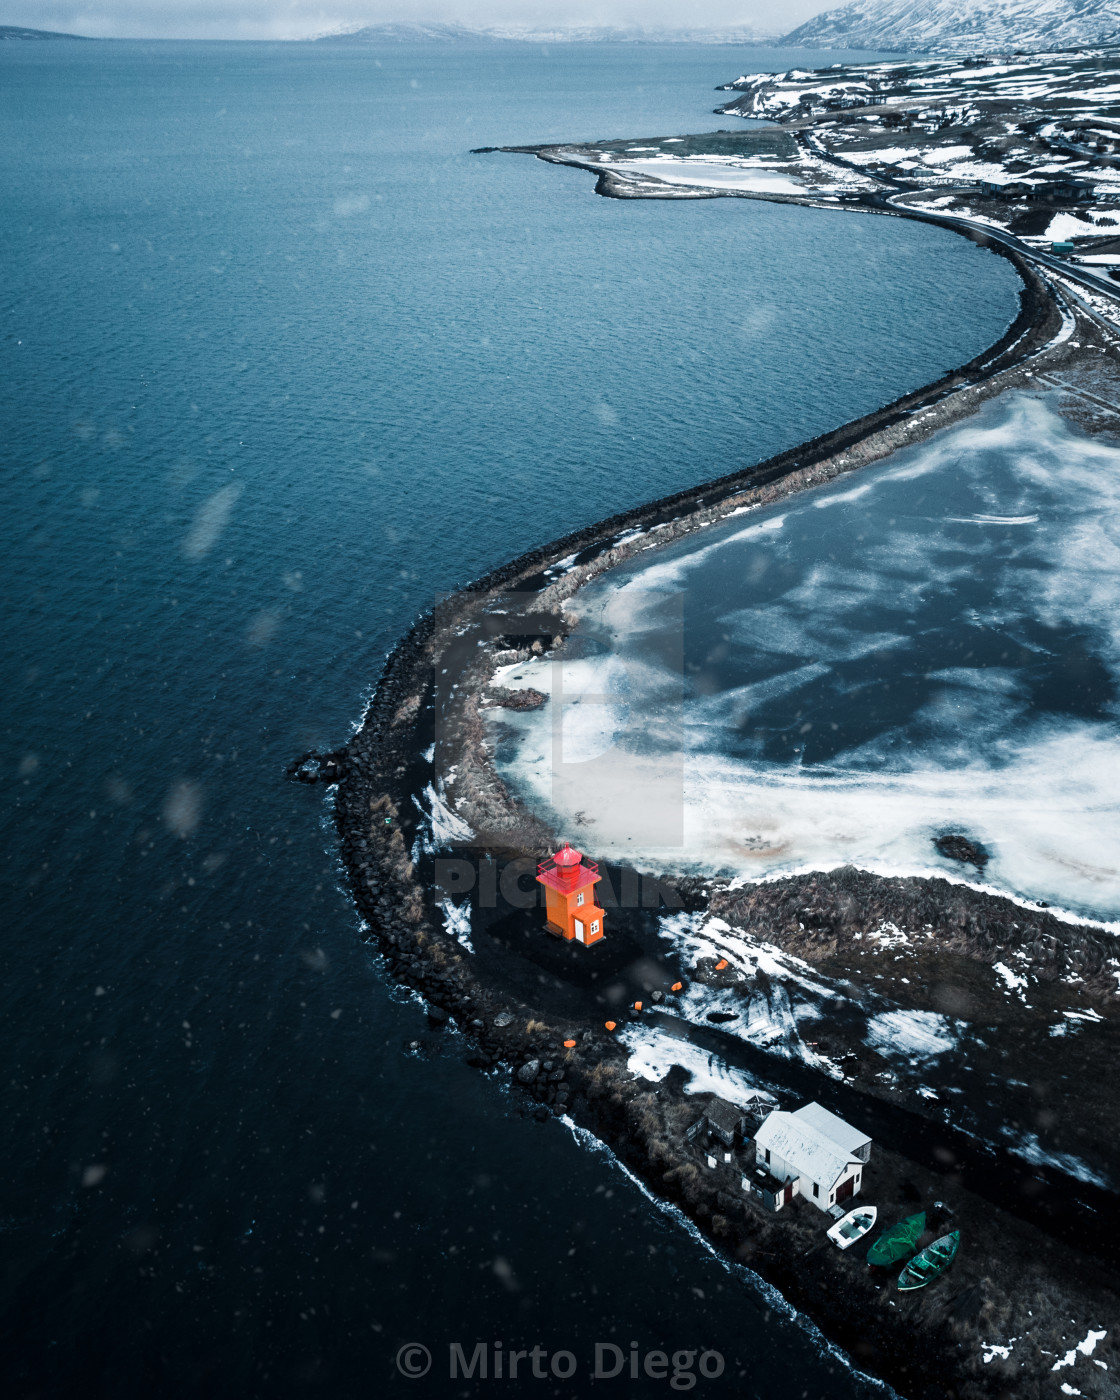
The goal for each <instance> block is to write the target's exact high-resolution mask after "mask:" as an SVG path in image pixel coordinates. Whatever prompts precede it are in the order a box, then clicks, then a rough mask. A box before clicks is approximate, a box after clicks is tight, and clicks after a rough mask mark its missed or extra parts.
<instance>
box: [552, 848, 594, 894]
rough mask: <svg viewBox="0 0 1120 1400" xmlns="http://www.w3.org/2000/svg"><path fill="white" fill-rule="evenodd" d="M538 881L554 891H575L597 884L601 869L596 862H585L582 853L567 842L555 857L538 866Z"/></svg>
mask: <svg viewBox="0 0 1120 1400" xmlns="http://www.w3.org/2000/svg"><path fill="white" fill-rule="evenodd" d="M537 879H538V880H539V881H540V882H541V884H542V885H551V886H552V888H553V889H554V890H574V889H579V888H581V887H582V886H583V885H593V884H595V882H596V881H597V880H598V879H599V867H598V865H597V864H596V863H595V861H593V860H585V859H584V858H583V854H582V852H580V851H577V850H576V849H575V847H574V846H572V845H571V844H570V843H569V842H567V841H565V842H564V844H563V845H562V846H561V847H560V849H559V850H558V851H557V852H556V854H555V855H554V856H549V857H548V859H547V860H542V861H541V862H540V864H539V865H538V866H537Z"/></svg>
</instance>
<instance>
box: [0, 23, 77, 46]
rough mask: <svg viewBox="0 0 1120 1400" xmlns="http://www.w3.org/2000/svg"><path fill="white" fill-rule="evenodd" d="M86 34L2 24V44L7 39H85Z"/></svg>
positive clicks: (0, 32)
mask: <svg viewBox="0 0 1120 1400" xmlns="http://www.w3.org/2000/svg"><path fill="white" fill-rule="evenodd" d="M85 37H86V36H85V35H84V34H59V33H57V32H56V31H55V30H53V29H22V28H21V27H20V26H19V25H18V24H0V43H2V42H3V41H4V40H5V39H84V38H85Z"/></svg>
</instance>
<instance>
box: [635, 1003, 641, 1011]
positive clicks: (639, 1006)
mask: <svg viewBox="0 0 1120 1400" xmlns="http://www.w3.org/2000/svg"><path fill="white" fill-rule="evenodd" d="M641 1009H642V1003H641V1002H640V1001H636V1002H635V1003H634V1010H635V1011H641Z"/></svg>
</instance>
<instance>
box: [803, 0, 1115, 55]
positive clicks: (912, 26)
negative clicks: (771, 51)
mask: <svg viewBox="0 0 1120 1400" xmlns="http://www.w3.org/2000/svg"><path fill="white" fill-rule="evenodd" d="M780 42H781V44H782V46H783V47H785V46H786V45H789V46H791V47H805V48H814V49H879V50H887V51H890V52H892V53H959V52H972V53H975V52H984V51H991V50H993V49H1027V50H1032V51H1037V50H1044V49H1061V48H1073V47H1076V46H1078V45H1084V44H1106V43H1120V0H855V3H854V4H851V5H844V6H842V7H841V8H840V9H836V10H826V11H825V12H824V13H823V14H819V15H817V16H815V18H813V19H811V20H808V21H807V22H806V23H805V24H803V25H801V26H800V27H799V28H798V29H795V30H793V32H792V33H790V34H787V35H785V37H784V38H783V39H782V40H781V41H780Z"/></svg>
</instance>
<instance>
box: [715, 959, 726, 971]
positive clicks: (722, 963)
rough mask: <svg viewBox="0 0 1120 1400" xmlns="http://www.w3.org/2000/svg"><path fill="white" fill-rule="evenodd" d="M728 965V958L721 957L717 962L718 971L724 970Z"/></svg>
mask: <svg viewBox="0 0 1120 1400" xmlns="http://www.w3.org/2000/svg"><path fill="white" fill-rule="evenodd" d="M726 966H727V959H726V958H720V960H719V962H717V963H716V971H717V972H722V971H723V969H724V968H725V967H726Z"/></svg>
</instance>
